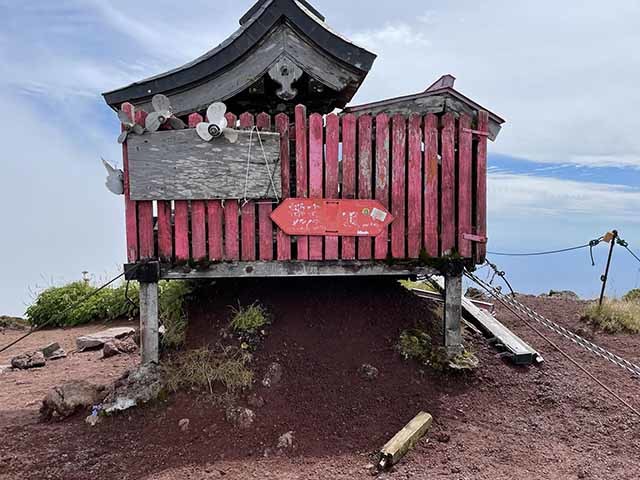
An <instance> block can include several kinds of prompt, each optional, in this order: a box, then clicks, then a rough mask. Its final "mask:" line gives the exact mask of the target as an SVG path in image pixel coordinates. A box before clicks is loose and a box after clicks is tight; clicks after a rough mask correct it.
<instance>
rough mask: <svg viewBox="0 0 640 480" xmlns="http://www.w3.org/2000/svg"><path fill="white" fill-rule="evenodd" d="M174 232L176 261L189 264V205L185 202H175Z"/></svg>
mask: <svg viewBox="0 0 640 480" xmlns="http://www.w3.org/2000/svg"><path fill="white" fill-rule="evenodd" d="M174 231H175V239H176V252H175V253H176V260H177V261H178V262H180V263H182V262H188V261H189V259H190V258H191V256H190V254H189V204H188V202H186V201H185V200H179V201H176V202H175V218H174Z"/></svg>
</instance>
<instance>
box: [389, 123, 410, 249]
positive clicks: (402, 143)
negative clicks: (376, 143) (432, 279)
mask: <svg viewBox="0 0 640 480" xmlns="http://www.w3.org/2000/svg"><path fill="white" fill-rule="evenodd" d="M392 136H393V141H392V150H391V152H392V153H391V156H392V165H391V175H392V178H391V213H392V215H393V216H394V218H395V220H394V221H393V223H392V224H391V255H392V256H393V258H405V257H406V250H405V235H406V230H405V227H406V220H405V215H406V198H405V183H406V182H405V176H406V172H407V170H406V150H407V122H406V120H405V118H404V116H403V115H394V116H393V119H392Z"/></svg>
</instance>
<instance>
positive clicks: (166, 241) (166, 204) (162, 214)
mask: <svg viewBox="0 0 640 480" xmlns="http://www.w3.org/2000/svg"><path fill="white" fill-rule="evenodd" d="M157 203H158V255H159V256H160V260H161V261H162V262H165V263H168V262H171V260H172V259H173V235H172V232H171V230H172V227H171V202H170V201H166V200H159V201H158V202H157Z"/></svg>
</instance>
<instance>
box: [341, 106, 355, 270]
mask: <svg viewBox="0 0 640 480" xmlns="http://www.w3.org/2000/svg"><path fill="white" fill-rule="evenodd" d="M342 198H345V199H349V200H352V199H354V198H356V117H355V115H345V116H344V117H343V118H342ZM341 241H342V259H344V260H355V258H356V239H355V238H348V237H343V238H342V240H341Z"/></svg>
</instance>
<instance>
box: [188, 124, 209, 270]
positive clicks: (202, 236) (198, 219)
mask: <svg viewBox="0 0 640 480" xmlns="http://www.w3.org/2000/svg"><path fill="white" fill-rule="evenodd" d="M202 121H203V118H202V115H200V114H199V113H192V114H191V115H189V127H190V128H196V125H198V124H199V123H200V122H202ZM206 222H207V213H206V207H205V202H204V200H193V201H192V202H191V257H192V258H193V259H194V260H195V261H202V260H205V259H206V258H207V226H206V225H207V224H206Z"/></svg>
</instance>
